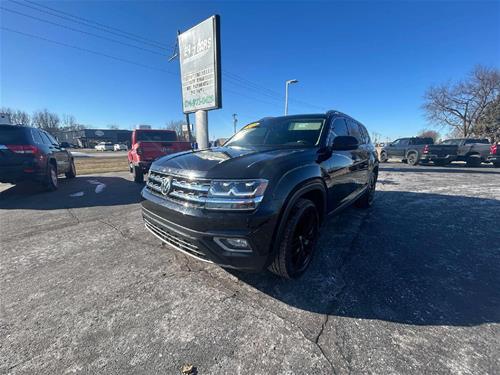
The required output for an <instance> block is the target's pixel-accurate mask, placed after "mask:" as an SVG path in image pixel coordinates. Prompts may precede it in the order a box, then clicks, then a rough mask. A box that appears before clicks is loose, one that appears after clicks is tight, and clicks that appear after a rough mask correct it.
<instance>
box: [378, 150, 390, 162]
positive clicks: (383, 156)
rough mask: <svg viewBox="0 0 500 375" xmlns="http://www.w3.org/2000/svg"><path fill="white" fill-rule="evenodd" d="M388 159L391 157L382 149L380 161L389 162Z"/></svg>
mask: <svg viewBox="0 0 500 375" xmlns="http://www.w3.org/2000/svg"><path fill="white" fill-rule="evenodd" d="M388 160H389V158H388V157H387V153H386V152H385V151H382V152H381V153H380V162H381V163H387V161H388Z"/></svg>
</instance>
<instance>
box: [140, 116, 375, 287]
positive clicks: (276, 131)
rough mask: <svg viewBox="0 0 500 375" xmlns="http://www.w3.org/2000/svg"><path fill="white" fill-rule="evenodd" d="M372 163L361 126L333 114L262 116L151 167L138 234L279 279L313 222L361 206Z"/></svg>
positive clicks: (306, 245) (303, 254)
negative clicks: (216, 141) (218, 140)
mask: <svg viewBox="0 0 500 375" xmlns="http://www.w3.org/2000/svg"><path fill="white" fill-rule="evenodd" d="M377 175H378V160H377V156H376V152H375V148H374V147H373V145H372V144H371V142H370V137H369V135H368V132H367V130H366V128H365V127H364V126H363V125H362V124H360V123H359V122H358V121H356V120H354V119H353V118H351V117H349V116H347V115H345V114H342V113H340V112H337V111H330V112H327V113H326V114H312V115H295V116H285V117H276V118H264V119H262V120H259V121H257V122H254V123H251V124H248V125H246V126H245V127H244V128H243V129H241V130H240V131H239V132H238V133H237V134H235V135H234V136H233V137H232V138H231V139H230V140H228V141H227V142H226V143H225V144H224V146H223V147H217V148H212V149H205V150H197V151H187V152H181V153H177V154H173V155H168V156H165V157H163V158H160V159H158V160H157V161H155V162H154V163H153V164H152V166H151V170H150V174H149V178H148V182H147V184H146V186H145V187H144V189H143V190H142V197H143V198H144V200H143V202H142V212H143V218H144V221H145V225H146V228H147V229H149V230H150V231H151V232H152V233H153V234H154V235H155V236H157V237H158V238H160V239H161V240H162V241H164V242H166V243H168V244H170V245H172V247H174V248H176V249H178V250H180V251H182V252H184V253H186V254H189V255H192V256H193V257H195V258H198V259H201V260H204V261H208V262H215V263H217V264H219V265H221V266H223V267H230V268H237V269H241V270H249V271H256V270H263V269H265V268H266V267H268V268H269V269H270V270H271V271H273V272H274V273H276V274H278V275H280V276H283V277H285V278H293V277H297V276H299V275H300V274H302V273H303V272H304V271H305V269H306V268H307V266H308V265H309V263H310V261H311V257H312V255H313V250H314V247H315V243H316V240H317V238H318V234H319V228H320V224H321V223H322V222H323V221H324V220H325V219H326V217H327V215H328V214H332V213H337V212H339V211H340V210H341V209H343V208H344V207H346V206H349V205H351V204H352V203H356V204H357V206H359V207H368V206H370V205H371V203H372V200H373V197H374V191H375V184H376V181H377Z"/></svg>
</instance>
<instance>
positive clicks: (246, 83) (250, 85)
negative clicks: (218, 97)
mask: <svg viewBox="0 0 500 375" xmlns="http://www.w3.org/2000/svg"><path fill="white" fill-rule="evenodd" d="M10 1H11V2H14V3H16V4H19V5H22V6H25V7H29V8H31V9H34V10H37V11H39V12H43V13H46V14H50V15H52V16H55V17H60V18H63V19H65V20H69V21H71V22H77V23H79V24H82V25H84V26H87V27H93V28H96V29H98V30H101V31H104V32H108V33H112V34H114V35H117V36H119V37H121V38H128V39H131V40H134V41H135V42H139V43H145V44H149V45H152V46H154V47H156V48H160V49H162V50H167V49H168V47H167V46H165V45H164V44H163V43H160V42H158V41H155V40H152V39H148V38H145V37H142V36H140V35H137V34H133V33H130V32H127V31H124V30H121V29H119V28H116V27H113V26H109V25H106V24H104V23H100V22H97V21H93V20H90V19H88V18H84V17H80V16H76V15H73V14H70V13H68V12H64V11H61V10H58V9H55V8H52V7H49V6H47V5H42V4H39V3H36V2H34V1H30V0H24V1H25V2H26V3H30V4H33V5H35V6H36V7H37V8H35V7H33V6H30V5H28V4H25V3H22V2H20V1H17V0H10ZM39 8H44V9H48V10H50V11H52V12H47V11H46V10H43V9H39ZM53 12H57V13H60V14H63V15H65V16H61V15H59V14H54V13H53ZM28 17H31V18H35V17H32V16H28ZM68 17H71V18H72V19H71V18H68ZM35 19H38V20H41V19H39V18H35ZM77 20H81V21H83V22H81V21H77ZM41 21H42V22H48V23H51V22H50V21H45V20H41ZM52 24H55V23H52ZM57 25H58V26H61V27H65V28H69V27H67V26H62V25H60V24H57ZM95 25H97V26H95ZM69 29H71V30H74V31H77V32H81V33H87V32H85V31H82V30H78V29H73V28H69ZM110 30H115V31H117V32H119V33H120V34H118V33H116V32H113V31H110ZM87 34H88V35H92V36H95V37H98V38H99V37H100V38H102V39H106V40H110V41H113V42H115V43H119V44H123V45H127V46H130V47H133V48H138V49H142V50H144V51H147V52H150V53H155V54H158V55H162V56H164V55H163V54H160V53H158V52H154V51H151V50H149V49H144V48H141V47H138V46H134V45H130V44H128V43H123V42H120V41H117V40H115V39H111V38H106V37H102V36H97V35H96V34H93V33H87ZM122 34H123V35H122ZM125 35H127V36H125ZM224 73H225V74H226V78H227V79H229V80H231V79H232V80H233V81H234V82H238V83H239V84H240V86H242V87H245V88H246V89H252V90H254V91H256V92H258V93H259V94H261V95H265V96H267V97H269V98H272V99H275V100H277V99H278V98H279V100H284V96H283V95H282V94H280V93H277V92H276V91H274V90H271V89H269V88H267V87H265V86H263V85H261V84H258V83H255V82H253V81H250V80H248V79H246V78H244V77H242V76H239V75H238V74H235V73H231V72H229V71H227V70H224ZM290 101H291V102H294V103H297V104H301V105H303V106H307V107H311V108H317V109H321V110H325V109H326V108H324V107H322V106H319V105H315V104H311V103H308V102H306V101H303V100H299V99H294V98H290Z"/></svg>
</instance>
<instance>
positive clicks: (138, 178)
mask: <svg viewBox="0 0 500 375" xmlns="http://www.w3.org/2000/svg"><path fill="white" fill-rule="evenodd" d="M132 173H133V175H134V182H137V183H143V182H144V172H143V171H142V168H141V167H136V166H134V167H133V172H132Z"/></svg>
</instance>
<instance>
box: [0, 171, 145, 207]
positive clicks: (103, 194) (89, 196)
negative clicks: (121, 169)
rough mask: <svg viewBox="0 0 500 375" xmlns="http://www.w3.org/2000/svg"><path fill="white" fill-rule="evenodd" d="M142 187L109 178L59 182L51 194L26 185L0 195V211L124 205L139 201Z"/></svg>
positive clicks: (116, 178) (13, 187) (61, 180)
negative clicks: (57, 187)
mask: <svg viewBox="0 0 500 375" xmlns="http://www.w3.org/2000/svg"><path fill="white" fill-rule="evenodd" d="M143 186H144V184H137V183H135V182H132V181H129V180H127V179H125V178H122V177H109V176H107V177H105V176H77V177H76V178H74V179H72V180H67V179H65V178H60V179H59V189H58V190H56V191H53V192H47V191H44V190H43V188H42V187H41V186H40V185H38V184H30V183H26V184H20V185H14V186H12V187H10V188H9V189H7V190H4V191H2V192H1V193H0V209H32V210H54V209H60V208H78V207H93V206H116V205H127V204H132V203H138V202H140V201H141V199H142V198H141V195H140V192H141V189H142V188H143ZM72 195H73V196H72Z"/></svg>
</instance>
